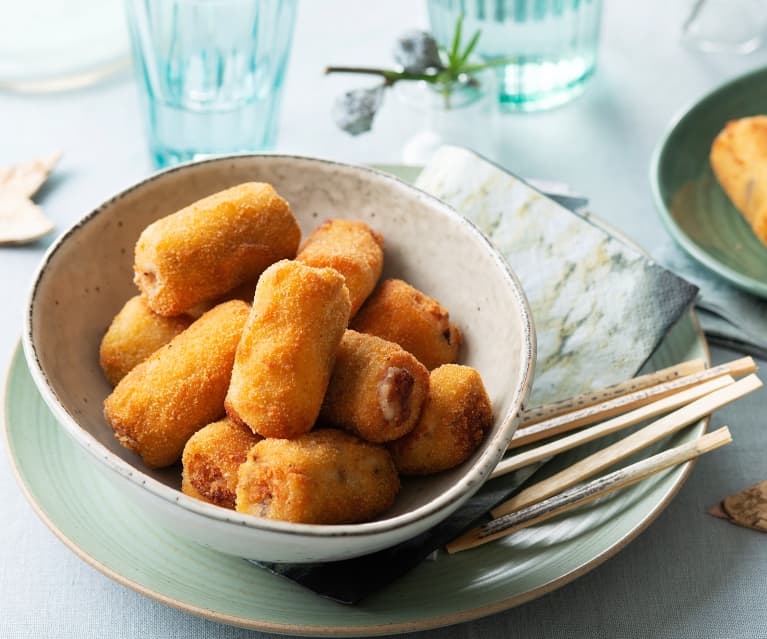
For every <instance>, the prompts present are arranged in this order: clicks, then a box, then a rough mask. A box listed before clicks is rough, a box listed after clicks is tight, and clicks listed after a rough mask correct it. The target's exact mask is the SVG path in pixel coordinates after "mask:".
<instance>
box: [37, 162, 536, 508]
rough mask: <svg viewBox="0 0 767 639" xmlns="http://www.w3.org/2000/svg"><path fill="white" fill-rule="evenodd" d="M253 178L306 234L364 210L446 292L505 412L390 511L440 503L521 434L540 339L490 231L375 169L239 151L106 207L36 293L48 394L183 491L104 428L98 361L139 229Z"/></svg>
mask: <svg viewBox="0 0 767 639" xmlns="http://www.w3.org/2000/svg"><path fill="white" fill-rule="evenodd" d="M245 181H265V182H270V183H272V184H273V185H274V186H275V188H276V189H277V191H278V192H279V193H280V194H281V195H282V196H283V197H285V198H286V199H287V200H288V201H289V202H290V204H291V207H292V209H293V212H294V214H295V216H296V218H297V219H298V222H299V224H300V226H301V230H302V232H303V234H304V236H306V234H307V233H309V232H310V231H311V230H312V229H313V228H314V227H315V226H317V225H318V224H319V223H321V222H322V221H323V220H325V219H328V218H350V219H359V220H363V221H365V222H367V223H368V224H369V225H370V226H371V227H373V228H374V229H376V230H377V231H379V232H381V233H382V234H383V236H384V241H385V268H384V277H399V278H402V279H404V280H406V281H408V282H410V283H411V284H413V285H414V286H415V287H417V288H419V289H421V290H423V291H424V292H425V293H427V294H428V295H431V296H433V297H435V298H436V299H438V300H440V302H442V304H443V305H444V306H446V307H447V308H448V309H449V311H450V314H451V318H452V319H453V321H455V322H456V323H457V324H458V325H459V326H460V328H461V330H462V331H463V333H464V336H465V345H464V348H463V349H462V352H461V358H460V359H461V363H465V364H468V365H470V366H473V367H475V368H477V369H478V370H479V371H480V373H481V374H482V377H483V380H484V382H485V385H486V387H487V390H488V393H489V395H490V397H491V399H492V401H493V407H494V413H495V422H494V426H493V429H492V431H491V433H490V434H489V436H488V437H486V438H485V440H484V442H483V445H482V447H481V448H480V449H479V450H478V451H477V452H476V453H475V455H474V456H473V457H472V458H471V459H470V460H468V461H467V462H466V463H465V464H463V465H462V466H460V467H458V468H455V469H453V470H451V471H447V472H445V473H441V474H439V475H434V476H431V477H427V478H423V479H418V480H409V479H408V480H406V481H405V482H404V484H403V489H402V492H401V494H400V496H399V497H398V499H397V502H396V505H395V507H394V508H393V509H392V510H391V511H389V512H387V513H386V515H385V516H384V518H385V519H390V518H393V517H397V516H399V515H403V514H405V513H408V512H412V511H413V510H415V509H418V508H421V507H423V506H425V505H426V504H429V503H430V502H432V501H433V500H435V499H439V498H440V497H441V496H442V497H443V499H444V495H445V494H446V493H449V492H450V491H451V490H454V487H455V485H456V484H457V483H459V480H461V481H463V482H464V484H465V483H466V476H467V475H468V476H470V478H473V479H472V481H475V482H476V481H477V480H478V479H479V478H477V477H475V475H477V473H478V472H480V474H481V469H482V467H483V465H487V464H488V463H490V462H491V460H495V459H497V458H498V456H499V453H500V450H501V449H503V448H504V447H505V442H506V441H507V440H508V438H509V437H510V436H511V428H513V426H512V425H511V421H512V419H513V417H514V416H515V414H516V412H517V411H518V409H519V404H520V403H521V401H522V400H523V399H524V395H525V393H526V391H527V386H528V384H529V379H530V370H529V368H530V366H531V359H533V349H534V346H533V345H532V341H533V336H532V328H531V326H530V324H529V319H528V318H529V314H528V313H527V309H526V306H525V302H524V299H523V297H522V295H521V292H520V289H519V288H518V286H517V284H516V283H515V280H514V278H513V276H512V275H511V274H510V273H509V271H508V270H507V266H506V264H505V262H503V260H502V259H501V258H499V256H498V255H497V253H495V252H494V251H493V250H492V249H491V248H490V246H489V244H488V243H487V241H486V240H485V239H484V238H483V237H482V236H481V234H479V232H478V231H476V230H475V229H474V228H473V227H472V226H470V225H469V224H468V223H467V222H466V221H465V220H463V219H462V218H460V217H459V216H457V215H455V214H453V213H452V212H451V211H450V209H448V207H446V206H445V205H443V204H441V203H440V202H438V201H437V200H435V199H434V198H431V197H429V196H427V195H425V194H423V193H421V192H419V191H417V190H416V189H414V188H412V187H409V186H408V185H405V184H403V183H401V182H399V181H397V180H395V179H393V178H391V177H389V176H385V175H383V174H379V173H376V172H373V171H371V170H367V169H363V168H359V167H352V166H346V165H340V164H334V163H330V162H323V161H320V160H311V159H307V158H293V157H282V156H243V157H236V158H221V159H217V160H211V161H208V162H203V163H199V164H194V165H188V166H184V167H179V168H177V169H172V170H170V171H167V172H164V173H161V174H158V175H157V176H154V177H152V178H150V179H148V180H147V181H145V182H142V183H140V184H139V185H137V186H136V187H133V188H131V189H129V190H128V191H126V192H124V193H122V194H120V195H118V196H117V197H115V198H114V199H112V200H110V201H109V202H107V203H105V204H104V205H102V206H101V207H100V208H99V209H97V210H96V211H94V212H92V213H91V214H89V215H88V216H86V217H85V218H84V219H83V220H82V221H81V222H80V223H78V224H77V225H76V226H75V227H73V228H72V229H71V230H70V231H68V232H67V233H66V234H65V235H64V236H63V237H62V238H61V239H60V240H59V241H58V242H57V243H56V244H55V245H54V246H53V247H52V249H51V251H50V252H49V255H48V257H47V259H46V262H44V264H43V266H42V268H41V271H40V274H39V276H38V279H37V281H36V284H35V287H34V290H33V292H32V298H31V302H30V307H29V313H30V315H29V334H28V335H27V342H28V343H27V347H28V348H27V358H28V360H29V363H30V369H31V370H32V371H33V372H34V371H35V369H37V370H38V372H39V373H42V375H41V376H40V378H41V379H40V380H38V382H39V383H41V382H42V381H43V380H44V382H45V383H44V384H42V385H43V386H46V385H47V387H48V388H47V389H46V388H43V395H44V396H46V393H48V395H49V396H50V392H51V391H52V394H53V396H55V401H57V403H58V404H59V407H60V408H63V409H64V411H66V413H67V414H68V416H69V417H71V420H67V419H64V420H62V421H63V423H64V425H65V427H67V428H68V429H69V430H70V432H71V433H72V434H73V435H74V436H75V437H76V439H78V441H79V442H80V443H82V444H84V445H85V446H86V447H88V448H89V449H90V450H91V452H93V453H95V454H96V455H98V456H100V457H101V458H102V459H103V460H104V461H106V462H107V463H108V464H113V465H115V464H116V466H117V467H118V470H120V471H121V472H123V473H124V474H127V473H126V469H129V471H128V472H133V470H134V469H135V470H137V471H139V473H136V476H138V477H139V478H140V477H142V475H141V473H144V474H146V475H148V476H150V477H152V478H154V479H156V480H158V481H159V482H161V483H162V484H164V485H165V486H168V487H170V488H172V489H179V487H180V475H181V473H180V466H174V467H170V468H166V469H162V470H151V469H148V468H146V467H145V466H144V465H143V464H142V463H141V460H140V458H139V457H138V456H136V455H134V454H133V453H131V452H130V451H128V450H126V449H125V448H123V447H122V446H120V445H119V444H118V443H117V441H116V439H115V438H114V436H113V434H112V431H111V429H110V428H109V426H108V425H107V424H106V422H105V420H104V418H103V415H102V404H103V401H104V399H105V398H106V397H107V395H108V394H109V392H110V390H111V388H110V386H109V384H108V383H107V381H106V379H105V378H104V376H103V374H102V372H101V369H100V367H99V362H98V349H99V344H100V341H101V338H102V336H103V334H104V332H105V330H106V328H107V327H108V326H109V323H110V322H111V320H112V318H113V317H114V315H115V314H116V313H117V312H118V310H119V309H120V308H121V307H122V305H123V304H124V303H125V301H126V300H127V299H128V298H129V297H131V296H133V295H135V294H136V288H135V287H134V285H133V283H132V263H133V247H134V245H135V242H136V240H137V238H138V236H139V234H140V233H141V231H142V230H143V229H144V228H145V227H146V226H147V225H148V224H149V223H150V222H152V221H153V220H156V219H158V218H160V217H162V216H165V215H168V214H170V213H172V212H174V211H176V210H178V209H179V208H182V207H184V206H186V205H187V204H189V203H191V202H193V201H195V200H197V199H199V198H202V197H204V196H206V195H209V194H210V193H213V192H215V191H218V190H221V189H224V188H227V187H229V186H232V185H235V184H238V183H241V182H245ZM59 415H60V416H61V411H59ZM110 452H111V453H112V454H113V455H115V456H116V457H117V458H119V459H115V458H114V457H112V456H111V455H110ZM119 460H122V461H123V462H125V463H122V462H120V461H119ZM492 463H494V461H493V462H492ZM491 465H492V464H491ZM130 467H132V468H130ZM480 478H481V477H480Z"/></svg>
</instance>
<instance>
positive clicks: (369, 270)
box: [296, 220, 384, 317]
mask: <svg viewBox="0 0 767 639" xmlns="http://www.w3.org/2000/svg"><path fill="white" fill-rule="evenodd" d="M383 259H384V254H383V237H382V236H381V235H380V234H379V233H376V232H375V231H373V229H371V228H370V227H369V226H368V225H367V224H365V223H364V222H356V221H352V220H328V221H327V222H324V223H323V224H322V225H320V226H319V227H317V228H316V229H315V230H314V231H313V232H312V234H311V235H309V237H308V238H306V241H305V242H304V245H303V246H302V247H301V250H300V251H299V252H298V255H297V256H296V260H298V261H299V262H302V263H304V264H306V265H308V266H315V267H317V268H321V267H325V266H327V267H330V268H334V269H336V270H337V271H338V272H339V273H341V275H343V276H344V278H345V280H346V288H348V289H349V296H350V297H351V301H352V310H351V313H350V317H354V315H355V314H356V313H357V311H358V310H359V308H360V306H362V303H363V302H364V301H365V300H366V299H367V297H368V296H369V295H370V293H372V292H373V289H374V288H375V286H376V284H377V283H378V278H379V277H381V271H382V270H383Z"/></svg>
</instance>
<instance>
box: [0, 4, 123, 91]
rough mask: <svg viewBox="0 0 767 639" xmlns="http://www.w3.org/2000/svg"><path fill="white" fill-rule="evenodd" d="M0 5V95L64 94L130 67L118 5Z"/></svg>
mask: <svg viewBox="0 0 767 639" xmlns="http://www.w3.org/2000/svg"><path fill="white" fill-rule="evenodd" d="M0 5H1V6H2V14H1V15H2V17H0V90H10V91H19V92H30V93H44V92H53V91H69V90H72V89H77V88H80V87H83V86H88V85H91V84H94V83H96V82H98V81H99V80H102V79H105V78H107V77H111V76H112V75H114V74H116V73H126V72H127V71H128V69H129V67H130V57H129V51H128V32H127V30H126V28H125V12H124V11H123V7H122V2H121V0H67V1H66V2H62V1H61V0H25V1H24V2H10V1H9V2H6V3H3V2H0Z"/></svg>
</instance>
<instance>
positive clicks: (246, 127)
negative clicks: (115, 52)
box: [125, 0, 297, 166]
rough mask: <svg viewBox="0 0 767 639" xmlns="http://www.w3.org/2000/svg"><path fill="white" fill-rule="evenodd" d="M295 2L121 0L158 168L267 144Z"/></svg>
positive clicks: (276, 113)
mask: <svg viewBox="0 0 767 639" xmlns="http://www.w3.org/2000/svg"><path fill="white" fill-rule="evenodd" d="M296 2H297V0H125V5H126V9H127V13H128V24H129V28H130V33H131V43H132V48H133V60H134V67H135V70H136V75H137V79H138V85H139V92H140V94H141V97H142V101H143V103H144V113H145V116H146V118H145V121H146V129H147V135H148V138H149V147H150V151H151V154H152V157H153V159H154V162H155V164H156V165H158V166H166V165H170V164H176V163H179V162H185V161H188V160H195V159H200V158H205V157H211V156H215V155H224V154H230V153H240V152H248V151H261V150H267V149H271V148H273V146H274V143H275V139H276V135H277V124H278V117H279V110H280V97H281V93H282V83H283V78H284V75H285V69H286V66H287V61H288V54H289V51H290V44H291V40H292V36H293V24H294V21H295V13H296Z"/></svg>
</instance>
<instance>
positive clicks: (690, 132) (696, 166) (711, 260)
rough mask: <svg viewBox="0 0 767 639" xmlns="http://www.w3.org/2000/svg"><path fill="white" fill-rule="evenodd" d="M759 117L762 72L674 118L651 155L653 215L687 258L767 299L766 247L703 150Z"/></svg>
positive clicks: (765, 93)
mask: <svg viewBox="0 0 767 639" xmlns="http://www.w3.org/2000/svg"><path fill="white" fill-rule="evenodd" d="M757 114H767V69H760V70H758V71H753V72H751V73H748V74H746V75H744V76H741V77H739V78H736V79H735V80H732V81H731V82H728V83H727V84H725V85H723V86H721V87H719V88H718V89H716V90H714V91H713V92H711V93H709V94H708V95H706V96H704V97H703V98H701V99H700V100H698V101H697V102H696V103H695V104H694V105H693V106H692V107H690V108H688V109H686V110H685V111H684V112H683V113H682V114H681V115H680V116H678V117H677V118H676V119H675V120H674V121H673V123H672V124H671V127H670V128H669V130H668V132H667V133H666V135H665V136H664V137H663V138H662V139H661V142H660V144H659V145H658V147H657V148H656V150H655V153H654V154H653V159H652V164H651V169H650V181H651V183H652V189H653V196H654V198H655V203H656V206H657V207H658V211H659V212H660V217H661V219H662V220H663V222H664V223H665V225H666V228H667V229H668V230H669V232H670V233H671V235H672V236H673V237H674V239H675V240H676V241H677V242H678V243H679V244H680V245H681V246H682V247H683V248H684V249H685V250H686V251H687V252H688V253H689V254H690V255H692V256H693V257H694V258H695V259H697V260H698V261H699V262H701V263H702V264H704V265H705V266H707V267H708V268H710V269H711V270H713V271H715V272H717V273H718V274H719V275H721V276H722V277H724V278H726V279H727V280H729V281H730V282H732V283H733V284H735V285H736V286H738V287H740V288H742V289H745V290H746V291H749V292H751V293H753V294H755V295H759V296H761V297H767V247H765V246H764V245H763V244H762V243H761V242H760V241H759V240H758V239H757V237H756V235H754V234H753V232H752V231H751V227H750V226H749V224H748V222H746V220H745V219H744V218H743V216H742V215H741V214H740V213H739V212H738V210H737V209H736V208H735V207H734V206H733V205H732V203H731V202H730V200H729V198H728V197H727V195H726V194H725V193H724V191H723V190H722V187H720V186H719V183H718V182H717V181H716V179H715V178H714V174H713V172H712V171H711V167H710V165H709V161H708V153H709V149H710V148H711V143H712V142H713V141H714V138H715V137H716V135H717V134H718V133H719V131H721V130H722V129H723V128H724V125H725V124H726V123H727V121H728V120H732V119H734V118H741V117H745V116H749V115H757Z"/></svg>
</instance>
